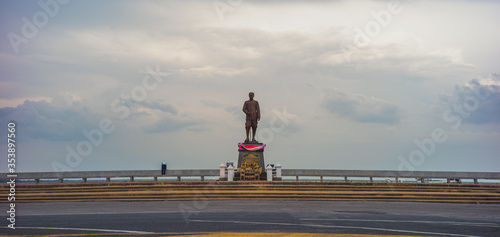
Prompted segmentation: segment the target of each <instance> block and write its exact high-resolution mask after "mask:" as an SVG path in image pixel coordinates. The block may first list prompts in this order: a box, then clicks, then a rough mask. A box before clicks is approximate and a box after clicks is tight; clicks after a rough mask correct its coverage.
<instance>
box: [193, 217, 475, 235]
mask: <svg viewBox="0 0 500 237" xmlns="http://www.w3.org/2000/svg"><path fill="white" fill-rule="evenodd" d="M190 221H193V222H212V223H237V224H257V225H259V224H260V225H285V226H308V227H322V228H343V229H362V230H379V231H387V232H400V233H412V234H427V235H445V236H461V237H479V236H473V235H461V234H451V233H439V232H426V231H413V230H397V229H385V228H374V227H362V226H335V225H317V224H294V223H272V222H253V221H210V220H190Z"/></svg>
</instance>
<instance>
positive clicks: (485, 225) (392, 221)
mask: <svg viewBox="0 0 500 237" xmlns="http://www.w3.org/2000/svg"><path fill="white" fill-rule="evenodd" d="M300 220H304V221H366V222H391V223H398V222H401V223H426V224H449V225H467V226H481V227H500V225H498V224H496V223H479V222H458V221H404V220H363V219H336V218H330V219H308V218H304V219H300Z"/></svg>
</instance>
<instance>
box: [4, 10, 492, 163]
mask: <svg viewBox="0 0 500 237" xmlns="http://www.w3.org/2000/svg"><path fill="white" fill-rule="evenodd" d="M40 2H42V4H41V5H40V4H39V2H38V1H6V0H4V1H1V2H0V24H1V27H0V35H1V36H2V37H1V40H0V62H1V66H0V121H1V126H3V127H4V128H5V129H7V124H8V122H12V121H14V122H15V123H16V128H17V130H16V145H17V146H16V148H17V163H16V164H17V166H16V168H17V170H18V171H53V170H68V171H69V170H128V169H157V168H159V166H160V164H161V162H162V161H166V162H167V163H168V166H169V168H171V169H189V168H213V169H216V168H217V167H218V165H219V164H220V163H222V162H225V161H235V160H237V155H238V152H237V144H238V142H242V141H243V140H244V137H245V132H244V114H243V112H242V111H241V108H242V105H243V103H244V101H245V100H247V99H248V92H250V91H253V92H255V99H256V100H258V101H259V103H260V107H261V113H262V120H261V121H260V123H259V129H258V132H257V137H258V140H259V141H261V142H264V143H266V144H267V148H266V152H265V156H266V157H265V158H266V162H267V163H278V162H279V163H281V164H282V165H283V167H284V168H312V169H378V170H445V171H499V167H500V155H499V154H500V126H499V124H500V75H499V74H498V73H500V67H499V66H500V44H498V42H500V31H498V30H497V28H498V22H500V15H499V14H498V12H499V10H500V3H499V2H497V1H446V0H441V1H401V2H389V1H378V0H377V1H375V0H373V1H321V0H317V1H244V0H243V1H225V0H220V1H219V0H217V1H123V0H120V1H63V0H60V1H55V0H48V1H45V0H42V1H40ZM44 2H48V3H47V4H43V3H44ZM3 134H4V136H7V134H6V132H4V133H3ZM6 140H7V139H6V138H5V139H2V143H1V147H0V152H1V153H2V154H6V153H7V151H6V150H7V142H6ZM0 164H1V165H0V171H1V172H5V171H6V170H7V160H6V159H2V161H1V163H0Z"/></svg>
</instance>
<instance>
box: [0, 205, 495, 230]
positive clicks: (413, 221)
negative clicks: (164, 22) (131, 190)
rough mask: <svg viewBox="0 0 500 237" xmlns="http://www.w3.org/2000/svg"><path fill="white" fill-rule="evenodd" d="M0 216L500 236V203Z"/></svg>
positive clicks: (29, 222) (56, 223)
mask: <svg viewBox="0 0 500 237" xmlns="http://www.w3.org/2000/svg"><path fill="white" fill-rule="evenodd" d="M0 208H2V209H3V210H5V211H7V210H8V204H6V203H2V204H1V205H0ZM3 213H6V212H3ZM4 216H6V214H4ZM2 219H3V220H2V223H3V225H2V226H0V233H2V234H6V235H30V234H38V235H50V234H89V235H90V234H92V235H95V236H100V235H102V236H113V235H124V234H126V235H147V236H169V235H171V234H170V233H179V232H182V233H184V232H189V233H193V232H247V233H248V232H266V233H283V232H286V233H329V234H377V235H403V236H412V235H418V236H500V205H496V204H491V205H489V204H450V203H410V202H332V201H241V200H229V201H207V200H203V199H202V198H200V199H199V200H197V201H182V202H180V201H177V202H176V201H170V202H52V203H17V204H16V229H15V230H13V229H10V228H7V224H8V223H7V221H6V218H2ZM172 235H175V234H172ZM214 235H218V234H214ZM249 236H251V235H249Z"/></svg>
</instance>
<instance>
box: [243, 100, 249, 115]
mask: <svg viewBox="0 0 500 237" xmlns="http://www.w3.org/2000/svg"><path fill="white" fill-rule="evenodd" d="M243 113H245V114H249V113H250V112H249V111H248V109H247V102H246V101H245V103H244V104H243Z"/></svg>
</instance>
